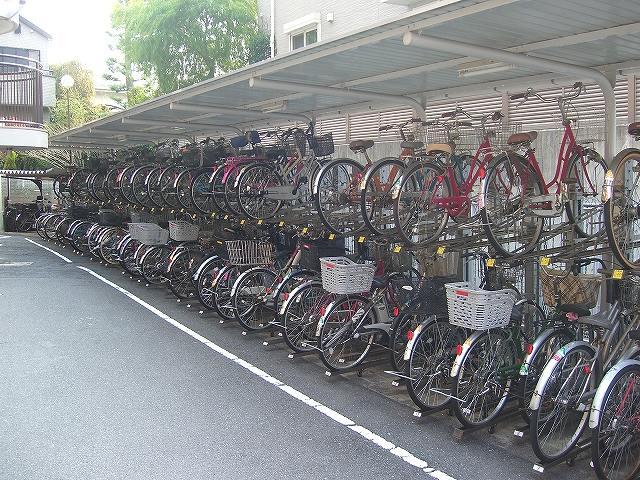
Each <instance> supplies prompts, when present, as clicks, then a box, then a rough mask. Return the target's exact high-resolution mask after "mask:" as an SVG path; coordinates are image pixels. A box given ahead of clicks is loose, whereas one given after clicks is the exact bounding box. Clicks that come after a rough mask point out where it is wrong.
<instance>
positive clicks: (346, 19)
mask: <svg viewBox="0 0 640 480" xmlns="http://www.w3.org/2000/svg"><path fill="white" fill-rule="evenodd" d="M274 1H275V37H276V51H277V53H278V54H283V53H287V52H289V51H290V47H289V34H288V33H285V32H284V26H285V25H286V24H288V23H290V22H294V21H296V20H298V19H301V18H303V17H305V16H306V15H311V14H319V18H320V32H319V34H320V40H326V39H329V38H332V37H335V36H340V35H344V34H346V33H348V32H350V31H353V30H357V29H359V28H363V27H367V26H370V25H372V24H374V23H376V22H378V21H382V20H385V19H388V18H389V17H393V16H396V15H399V14H402V13H404V12H406V11H408V7H405V6H399V5H388V4H385V3H381V2H380V0H315V1H313V0H274ZM258 6H259V8H260V15H261V17H262V19H263V21H264V23H265V25H266V26H269V24H270V9H271V0H258ZM329 13H333V15H334V20H333V21H332V22H329V21H327V14H329Z"/></svg>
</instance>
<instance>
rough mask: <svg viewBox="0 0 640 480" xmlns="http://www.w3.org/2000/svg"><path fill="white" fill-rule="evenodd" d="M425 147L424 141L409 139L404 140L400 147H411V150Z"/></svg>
mask: <svg viewBox="0 0 640 480" xmlns="http://www.w3.org/2000/svg"><path fill="white" fill-rule="evenodd" d="M422 147H424V142H418V141H415V142H409V141H404V142H402V143H401V144H400V148H410V149H411V150H418V149H420V148H422Z"/></svg>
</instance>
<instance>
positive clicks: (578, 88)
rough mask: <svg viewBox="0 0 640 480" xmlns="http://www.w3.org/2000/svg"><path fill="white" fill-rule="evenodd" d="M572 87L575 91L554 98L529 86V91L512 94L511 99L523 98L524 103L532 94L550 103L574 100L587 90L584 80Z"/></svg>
mask: <svg viewBox="0 0 640 480" xmlns="http://www.w3.org/2000/svg"><path fill="white" fill-rule="evenodd" d="M571 88H572V90H573V93H568V94H562V95H560V96H558V97H555V98H553V99H550V98H545V97H543V96H542V95H540V94H539V93H538V92H536V91H535V90H534V89H533V88H528V89H527V91H526V92H523V93H516V94H514V95H511V96H510V97H509V98H510V99H511V100H522V103H524V102H526V101H527V100H528V99H529V97H531V96H533V97H536V98H537V99H538V100H540V101H541V102H545V103H550V102H553V101H558V102H564V101H567V100H573V99H574V98H578V97H579V96H580V94H582V93H583V92H586V91H587V88H586V87H585V86H584V83H582V82H576V83H574V84H573V86H572V87H571Z"/></svg>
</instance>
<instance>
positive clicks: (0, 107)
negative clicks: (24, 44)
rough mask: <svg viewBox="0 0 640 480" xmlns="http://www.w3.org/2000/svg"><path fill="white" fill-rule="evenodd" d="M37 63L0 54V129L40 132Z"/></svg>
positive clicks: (38, 72)
mask: <svg viewBox="0 0 640 480" xmlns="http://www.w3.org/2000/svg"><path fill="white" fill-rule="evenodd" d="M42 74H43V70H42V66H41V64H40V62H38V61H36V60H34V59H32V58H27V57H20V56H17V55H8V54H0V127H21V128H39V129H42V128H44V125H43V122H44V118H43V116H44V107H43V102H42Z"/></svg>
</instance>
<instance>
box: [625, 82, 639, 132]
mask: <svg viewBox="0 0 640 480" xmlns="http://www.w3.org/2000/svg"><path fill="white" fill-rule="evenodd" d="M637 80H638V78H637V77H636V76H635V75H630V76H628V77H627V108H628V110H627V112H628V114H627V115H628V116H627V122H629V123H633V122H635V121H636V118H637V115H636V106H637V104H638V99H637V96H636V81H637Z"/></svg>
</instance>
